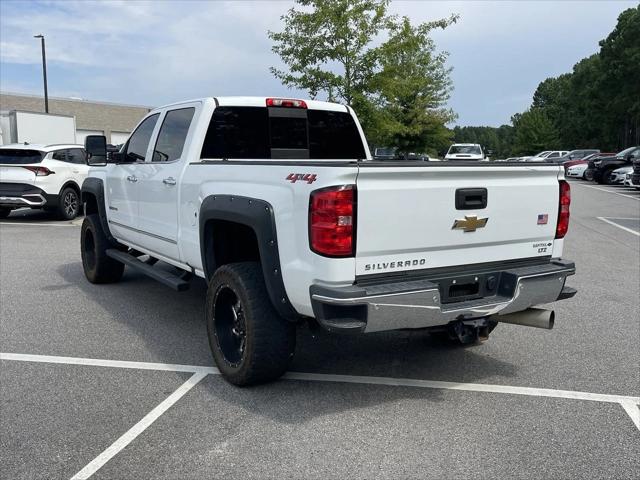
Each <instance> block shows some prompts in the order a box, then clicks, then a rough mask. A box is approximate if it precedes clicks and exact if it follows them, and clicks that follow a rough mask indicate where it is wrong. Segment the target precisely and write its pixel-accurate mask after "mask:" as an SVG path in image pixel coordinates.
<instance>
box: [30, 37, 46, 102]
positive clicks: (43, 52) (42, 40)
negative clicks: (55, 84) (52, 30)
mask: <svg viewBox="0 0 640 480" xmlns="http://www.w3.org/2000/svg"><path fill="white" fill-rule="evenodd" d="M33 38H39V39H40V45H41V46H42V76H43V78H44V111H45V113H49V93H48V91H47V56H46V54H45V47H44V35H42V34H40V35H34V36H33Z"/></svg>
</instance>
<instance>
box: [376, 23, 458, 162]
mask: <svg viewBox="0 0 640 480" xmlns="http://www.w3.org/2000/svg"><path fill="white" fill-rule="evenodd" d="M455 18H456V17H452V18H450V19H444V20H439V21H437V22H429V23H423V24H421V25H417V26H413V25H411V22H410V21H409V19H408V18H407V17H403V18H402V19H400V20H399V21H397V22H394V23H392V24H391V25H390V27H389V38H388V40H387V41H386V42H384V43H383V44H382V45H381V46H380V48H379V49H378V52H379V55H378V57H379V60H380V65H381V70H380V72H378V73H377V74H376V75H375V76H374V78H373V85H374V95H375V99H376V100H375V102H376V104H378V105H379V106H380V115H381V118H382V121H381V122H377V124H376V125H377V127H378V131H377V132H376V134H377V135H376V136H377V137H378V138H380V139H381V140H383V141H384V143H385V144H386V145H389V146H392V147H396V148H397V149H398V150H399V151H400V152H402V153H405V154H406V153H409V152H424V151H426V150H428V149H432V150H438V149H442V147H443V146H444V145H446V144H449V143H450V140H451V137H452V134H451V131H450V130H449V129H448V128H446V127H445V125H446V124H447V123H449V122H450V121H452V120H454V119H455V115H454V113H453V112H452V111H451V110H450V109H447V108H446V102H447V100H448V99H449V94H450V91H451V79H450V77H449V74H450V72H451V69H450V68H447V67H446V59H447V54H446V53H443V52H441V53H436V51H435V50H436V48H435V43H434V41H433V40H432V39H431V37H430V36H429V34H430V32H431V30H433V29H434V28H446V27H447V26H448V25H450V23H451V22H453V21H455Z"/></svg>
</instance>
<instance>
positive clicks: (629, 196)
mask: <svg viewBox="0 0 640 480" xmlns="http://www.w3.org/2000/svg"><path fill="white" fill-rule="evenodd" d="M571 185H580V186H581V187H585V188H593V189H595V190H600V191H603V192H607V193H613V194H614V195H618V196H620V197H626V198H631V199H633V200H637V201H639V202H640V197H634V196H632V195H625V194H624V193H618V192H613V191H611V190H609V189H608V188H602V187H596V186H595V185H582V184H580V183H571Z"/></svg>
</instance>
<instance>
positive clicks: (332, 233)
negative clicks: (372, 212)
mask: <svg viewBox="0 0 640 480" xmlns="http://www.w3.org/2000/svg"><path fill="white" fill-rule="evenodd" d="M355 203H356V187H355V185H342V186H339V187H328V188H322V189H320V190H316V191H314V192H311V198H310V200H309V245H310V247H311V250H312V251H314V252H315V253H317V254H320V255H324V256H326V257H352V256H353V255H354V254H355V247H356V241H355V227H356V225H355V223H356V222H355V220H356V218H355V215H356V206H355Z"/></svg>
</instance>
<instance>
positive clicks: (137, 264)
mask: <svg viewBox="0 0 640 480" xmlns="http://www.w3.org/2000/svg"><path fill="white" fill-rule="evenodd" d="M105 253H106V254H107V256H108V257H111V258H113V259H114V260H117V261H119V262H121V263H124V264H125V265H127V266H129V267H131V268H135V269H136V270H138V271H139V272H141V273H144V274H145V275H147V276H148V277H151V278H153V279H154V280H157V281H158V282H160V283H163V284H165V285H166V286H167V287H171V288H173V289H174V290H176V291H178V292H184V291H185V290H188V289H189V285H190V284H189V282H187V281H186V280H185V278H184V277H182V276H179V275H174V274H173V273H169V272H166V271H164V270H161V269H159V268H155V267H153V266H152V265H151V264H149V263H145V262H141V261H140V260H138V259H137V258H136V257H134V256H133V255H130V254H128V253H126V252H121V251H120V250H116V249H115V248H109V249H107V251H106V252H105ZM185 273H189V272H185ZM189 276H190V275H189Z"/></svg>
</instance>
